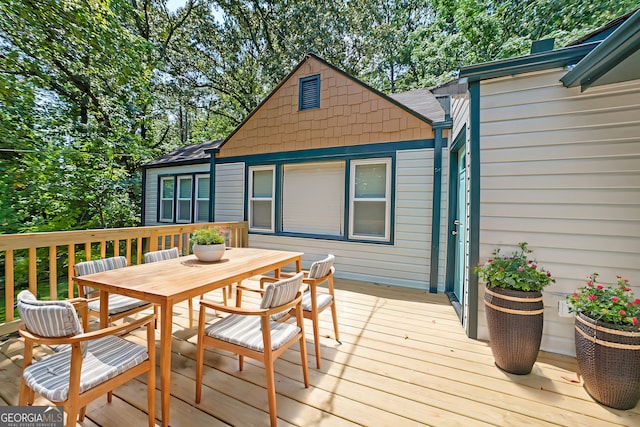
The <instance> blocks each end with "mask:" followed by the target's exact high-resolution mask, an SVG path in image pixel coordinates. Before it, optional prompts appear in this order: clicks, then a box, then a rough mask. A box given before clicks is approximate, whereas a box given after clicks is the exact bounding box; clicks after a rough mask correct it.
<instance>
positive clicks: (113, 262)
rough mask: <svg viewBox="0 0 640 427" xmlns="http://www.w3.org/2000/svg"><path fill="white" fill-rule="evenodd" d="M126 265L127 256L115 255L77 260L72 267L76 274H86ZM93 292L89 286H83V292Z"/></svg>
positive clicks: (87, 293) (86, 293)
mask: <svg viewBox="0 0 640 427" xmlns="http://www.w3.org/2000/svg"><path fill="white" fill-rule="evenodd" d="M126 266H127V258H125V257H123V256H116V257H113V258H104V259H96V260H94V261H84V262H79V263H77V264H76V265H74V266H73V267H74V268H75V271H76V276H86V275H87V274H94V273H102V272H103V271H108V270H115V269H117V268H124V267H126ZM92 292H95V289H93V288H90V287H89V286H85V287H84V294H85V296H86V295H89V294H91V293H92Z"/></svg>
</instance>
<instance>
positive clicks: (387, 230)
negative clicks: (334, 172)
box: [349, 157, 392, 242]
mask: <svg viewBox="0 0 640 427" xmlns="http://www.w3.org/2000/svg"><path fill="white" fill-rule="evenodd" d="M350 163H351V166H350V174H349V181H350V182H349V239H353V240H370V241H380V242H388V241H390V240H391V175H392V168H391V166H392V159H391V158H390V157H381V158H375V159H358V160H351V162H350ZM372 164H385V165H386V176H385V197H384V198H378V197H376V198H357V199H356V197H355V194H356V167H357V166H359V165H372ZM356 201H359V202H384V203H385V220H384V236H379V237H377V236H371V235H359V234H355V233H354V231H353V229H354V224H353V223H354V213H355V202H356Z"/></svg>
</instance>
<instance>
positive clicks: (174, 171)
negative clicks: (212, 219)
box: [142, 141, 222, 225]
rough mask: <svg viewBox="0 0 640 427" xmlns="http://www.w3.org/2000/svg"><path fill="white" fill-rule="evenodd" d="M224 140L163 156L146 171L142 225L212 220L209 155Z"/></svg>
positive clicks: (149, 165) (143, 180)
mask: <svg viewBox="0 0 640 427" xmlns="http://www.w3.org/2000/svg"><path fill="white" fill-rule="evenodd" d="M221 142H222V141H214V142H207V143H202V144H193V145H188V146H185V147H181V148H179V149H178V150H176V151H173V152H171V153H169V154H166V155H164V156H162V157H159V158H157V159H155V160H153V161H151V162H149V163H147V164H145V165H144V167H143V168H142V182H143V185H142V223H143V224H144V225H163V224H180V223H185V224H189V223H194V222H207V221H209V211H210V203H209V201H210V190H211V180H210V170H209V153H207V152H206V151H205V150H208V149H212V148H216V147H218V146H219V145H220V143H221Z"/></svg>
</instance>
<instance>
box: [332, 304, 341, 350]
mask: <svg viewBox="0 0 640 427" xmlns="http://www.w3.org/2000/svg"><path fill="white" fill-rule="evenodd" d="M331 317H333V332H335V334H336V341H338V344H342V341H340V334H339V333H338V313H337V312H336V300H335V299H334V300H333V302H332V303H331Z"/></svg>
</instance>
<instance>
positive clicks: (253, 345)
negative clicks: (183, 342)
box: [205, 314, 300, 353]
mask: <svg viewBox="0 0 640 427" xmlns="http://www.w3.org/2000/svg"><path fill="white" fill-rule="evenodd" d="M270 323H271V349H272V350H277V349H279V348H280V347H282V346H283V345H284V344H285V343H287V342H288V341H289V340H290V339H291V338H293V337H294V336H295V335H296V334H297V333H298V332H300V328H298V326H296V325H292V324H289V323H280V322H274V321H271V322H270ZM205 333H206V334H207V335H208V336H210V337H213V338H216V339H219V340H222V341H227V342H230V343H232V344H236V345H240V346H242V347H247V348H250V349H251V350H255V351H259V352H262V353H264V342H263V340H262V328H261V327H260V317H258V316H243V315H240V314H232V315H230V316H227V317H225V318H224V319H222V320H219V321H217V322H216V323H214V324H213V325H211V326H208V327H207V328H206V329H205Z"/></svg>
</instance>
